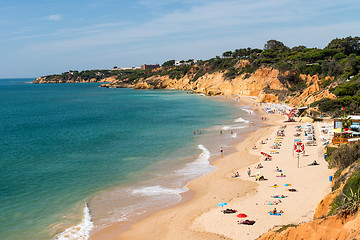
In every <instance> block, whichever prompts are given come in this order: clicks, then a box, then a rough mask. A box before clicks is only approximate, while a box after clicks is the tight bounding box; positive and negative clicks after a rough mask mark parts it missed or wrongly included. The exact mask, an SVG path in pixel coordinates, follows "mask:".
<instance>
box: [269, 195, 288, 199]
mask: <svg viewBox="0 0 360 240" xmlns="http://www.w3.org/2000/svg"><path fill="white" fill-rule="evenodd" d="M271 197H272V198H286V197H287V196H284V195H275V196H271Z"/></svg>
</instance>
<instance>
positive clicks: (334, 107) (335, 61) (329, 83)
mask: <svg viewBox="0 0 360 240" xmlns="http://www.w3.org/2000/svg"><path fill="white" fill-rule="evenodd" d="M240 60H245V61H243V62H246V64H239V62H240ZM262 67H272V68H275V69H278V70H279V71H280V74H279V76H278V79H279V80H280V82H282V83H283V84H284V86H286V87H287V90H288V93H289V94H291V93H292V92H293V93H294V94H295V93H299V92H302V91H303V90H304V89H305V88H306V87H308V86H307V84H306V82H305V81H304V80H303V79H302V78H301V77H300V74H306V75H311V76H313V75H318V76H319V79H320V87H321V88H322V89H325V88H329V90H330V92H332V93H334V94H335V95H336V96H337V98H336V99H327V98H325V99H322V100H320V101H318V102H315V103H313V104H312V105H313V106H318V107H319V110H320V111H322V112H327V113H331V114H333V115H339V112H340V109H341V108H344V107H345V113H354V112H360V111H359V107H360V73H359V71H360V37H346V38H336V39H333V40H331V41H330V43H329V44H328V45H327V46H326V47H325V48H323V49H318V48H308V47H306V46H302V45H300V46H295V47H293V48H289V47H287V46H285V45H284V43H282V42H280V41H277V40H269V41H267V42H266V43H265V44H264V48H263V49H258V48H254V49H252V48H240V49H236V50H234V51H226V52H224V53H223V54H222V55H221V56H216V57H214V58H211V59H208V60H203V61H202V60H200V61H198V62H197V63H194V62H193V60H192V59H189V60H188V61H181V62H180V64H177V65H175V60H169V61H166V62H164V63H163V64H162V66H161V68H158V69H155V70H140V69H129V70H118V69H117V70H87V71H81V72H78V71H69V72H66V73H63V74H61V75H51V76H47V77H46V78H47V79H49V80H51V79H52V80H54V79H58V80H59V82H64V81H67V80H69V79H71V80H73V81H74V80H75V82H76V79H83V80H85V81H87V80H90V79H95V80H96V81H100V80H101V79H104V78H106V77H110V76H116V79H117V80H118V81H120V82H123V83H136V82H137V81H139V80H140V79H145V78H148V77H151V76H168V77H169V78H171V79H180V78H182V77H184V76H187V77H188V78H189V79H190V80H191V81H196V80H197V79H199V78H200V77H201V76H203V75H205V74H206V73H214V72H223V73H224V76H225V77H226V78H227V79H228V80H229V81H231V80H232V79H234V78H236V77H238V76H240V75H242V76H243V78H248V77H250V76H251V74H252V73H254V72H255V71H256V70H258V69H259V68H262Z"/></svg>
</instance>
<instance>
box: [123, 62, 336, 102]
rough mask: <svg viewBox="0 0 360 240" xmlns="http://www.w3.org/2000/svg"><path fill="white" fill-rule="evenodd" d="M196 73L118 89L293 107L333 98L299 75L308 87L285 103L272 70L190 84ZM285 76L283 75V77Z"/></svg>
mask: <svg viewBox="0 0 360 240" xmlns="http://www.w3.org/2000/svg"><path fill="white" fill-rule="evenodd" d="M246 64H247V62H246V61H239V62H238V63H237V64H236V65H235V67H236V68H239V69H241V68H243V67H244V66H245V65H246ZM195 73H196V71H195V66H193V67H192V68H191V69H190V71H189V72H188V73H187V74H186V75H185V76H184V77H182V78H180V79H171V78H169V76H167V75H166V76H151V77H149V78H146V79H141V80H139V81H138V82H137V83H136V84H133V85H132V84H122V85H120V86H121V87H133V88H135V89H153V88H157V89H162V88H165V89H178V90H185V91H192V92H194V93H203V94H206V95H209V96H214V95H224V96H233V95H245V96H256V97H258V101H259V102H279V101H280V100H282V101H284V102H287V103H288V104H289V105H292V106H294V107H300V106H307V105H308V104H310V103H312V102H315V101H318V100H320V99H322V98H326V97H327V98H335V95H334V94H332V93H330V92H329V90H328V89H321V88H320V86H319V81H320V80H319V77H318V76H316V75H315V76H310V75H300V77H301V78H302V79H303V80H304V82H306V85H307V86H308V87H307V88H306V89H305V90H304V91H303V92H302V93H298V94H295V96H288V97H287V98H285V99H279V95H278V93H280V92H283V93H284V92H285V93H288V94H289V92H288V90H287V88H286V87H285V86H284V84H283V83H281V82H280V80H279V78H278V77H279V74H280V72H279V70H277V69H274V68H260V69H258V70H257V71H255V72H254V73H252V74H242V75H239V76H237V77H235V78H234V79H228V78H226V75H225V74H226V71H217V72H214V73H206V74H204V75H203V76H201V77H199V78H198V79H197V80H196V81H193V75H194V74H195ZM285 74H286V73H285Z"/></svg>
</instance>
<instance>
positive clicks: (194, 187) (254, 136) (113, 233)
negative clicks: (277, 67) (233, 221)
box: [90, 96, 284, 240]
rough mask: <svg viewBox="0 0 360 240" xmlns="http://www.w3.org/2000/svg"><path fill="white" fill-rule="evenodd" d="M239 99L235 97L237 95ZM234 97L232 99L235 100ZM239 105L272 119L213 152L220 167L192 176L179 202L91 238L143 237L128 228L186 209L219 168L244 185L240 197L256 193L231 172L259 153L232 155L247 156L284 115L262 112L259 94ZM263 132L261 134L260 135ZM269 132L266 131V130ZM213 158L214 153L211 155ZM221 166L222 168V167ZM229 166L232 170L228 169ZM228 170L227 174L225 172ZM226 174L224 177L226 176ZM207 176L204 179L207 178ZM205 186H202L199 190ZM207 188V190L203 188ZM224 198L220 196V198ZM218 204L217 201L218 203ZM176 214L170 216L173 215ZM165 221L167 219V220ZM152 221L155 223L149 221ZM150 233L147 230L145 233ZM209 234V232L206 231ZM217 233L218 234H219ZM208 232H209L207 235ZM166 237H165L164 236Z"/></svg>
mask: <svg viewBox="0 0 360 240" xmlns="http://www.w3.org/2000/svg"><path fill="white" fill-rule="evenodd" d="M235 100H236V99H235ZM235 100H233V101H235ZM238 104H239V105H241V106H250V107H251V109H252V110H253V111H255V114H256V117H257V118H260V117H262V116H267V117H268V118H269V120H267V121H264V122H260V123H261V124H260V125H262V126H257V127H256V130H255V131H253V132H248V133H245V134H246V137H245V138H244V139H241V140H239V141H236V142H235V143H234V144H233V145H232V146H231V147H230V148H231V149H232V150H231V151H230V152H226V154H224V156H214V159H210V160H209V162H210V164H211V165H212V166H215V167H216V168H217V169H215V170H214V171H212V172H210V173H207V174H205V175H203V176H201V177H199V178H196V179H194V180H192V181H191V182H190V183H189V184H188V185H187V186H186V187H187V188H189V191H187V192H185V193H181V200H180V202H178V203H176V204H174V205H171V206H169V207H166V208H165V209H160V210H153V211H151V210H150V211H149V212H147V213H146V214H143V215H142V216H139V217H138V218H136V219H135V222H118V223H115V224H112V225H110V226H109V227H107V228H104V229H102V230H100V231H98V232H96V233H94V234H92V235H91V236H90V239H92V240H93V239H95V240H97V239H100V240H105V239H106V240H107V239H142V238H141V237H140V238H138V236H137V234H135V236H132V235H131V234H130V235H128V233H129V232H133V229H135V228H136V227H137V226H138V225H141V226H142V225H144V224H145V225H147V223H146V222H148V221H150V222H152V221H155V219H156V218H158V217H159V215H160V216H161V215H162V214H164V215H167V214H168V213H167V212H171V211H172V210H174V211H176V210H177V209H184V208H188V206H189V205H192V204H193V202H194V201H195V202H197V201H198V199H199V198H202V197H203V196H204V195H206V187H203V186H202V185H203V183H200V186H201V187H199V183H198V182H203V181H204V180H203V178H205V179H207V178H209V177H208V176H210V175H216V177H215V178H218V177H219V176H217V175H218V174H219V173H217V174H215V173H216V172H218V171H220V172H221V175H222V176H221V178H222V180H225V181H226V182H228V181H229V179H228V178H229V176H230V182H231V184H232V185H233V186H232V188H233V189H236V188H237V187H236V185H241V186H242V187H243V189H242V190H243V192H242V194H241V193H238V194H237V197H239V196H240V195H251V194H254V193H255V192H256V187H257V185H258V184H257V183H252V182H249V181H246V180H245V181H244V180H240V181H241V183H240V184H239V183H234V181H233V180H235V181H236V182H238V181H239V179H231V174H232V172H235V171H236V169H239V168H244V167H247V166H249V165H251V164H254V163H255V162H257V161H258V156H256V155H252V156H251V157H249V158H248V159H246V160H245V161H239V162H238V163H236V164H233V161H232V158H233V157H234V155H235V156H237V157H240V156H244V154H245V155H247V154H248V150H249V149H250V148H252V146H253V145H256V143H257V142H259V141H260V138H262V137H263V134H260V132H262V133H263V132H264V130H265V131H266V133H267V134H271V133H272V132H273V131H274V128H275V127H276V124H278V122H279V121H282V120H283V119H284V118H283V116H279V115H270V116H269V115H266V114H265V113H264V112H262V110H260V111H258V109H256V106H254V105H257V104H258V103H257V102H256V98H254V97H250V96H240V102H238ZM259 134H260V136H261V137H260V136H259ZM265 135H266V134H265ZM244 143H245V145H246V147H245V146H244ZM212 158H213V157H212ZM225 158H226V159H227V160H226V161H227V164H226V169H227V170H226V171H225V172H224V169H223V168H224V166H223V165H224V163H223V161H224V159H225ZM231 165H233V167H231ZM219 169H220V170H219ZM229 170H230V171H229ZM224 173H225V176H224ZM210 178H214V177H210ZM224 178H225V179H224ZM206 181H208V180H205V182H206ZM200 189H202V190H200ZM204 190H205V191H204ZM223 194H225V195H228V193H226V191H225V192H224V193H223ZM219 198H220V199H221V200H218V199H219ZM219 198H216V197H215V198H214V200H213V201H214V204H215V203H216V202H218V201H229V200H231V197H230V196H228V197H227V198H224V197H219ZM207 205H208V207H207V208H205V209H203V210H201V212H204V211H206V210H209V209H210V206H213V204H207ZM215 205H216V204H215ZM171 218H173V217H170V219H171ZM165 222H166V221H165ZM149 225H152V224H149ZM146 235H148V233H147V234H146ZM205 235H208V234H205ZM216 235H217V234H216ZM155 236H156V237H154V239H157V237H158V236H159V235H158V234H155ZM208 237H209V236H207V238H208ZM164 239H166V238H164Z"/></svg>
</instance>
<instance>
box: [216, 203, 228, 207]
mask: <svg viewBox="0 0 360 240" xmlns="http://www.w3.org/2000/svg"><path fill="white" fill-rule="evenodd" d="M225 205H227V203H224V202H221V203H219V204H218V205H216V206H217V207H223V206H225Z"/></svg>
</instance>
